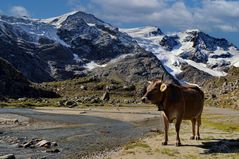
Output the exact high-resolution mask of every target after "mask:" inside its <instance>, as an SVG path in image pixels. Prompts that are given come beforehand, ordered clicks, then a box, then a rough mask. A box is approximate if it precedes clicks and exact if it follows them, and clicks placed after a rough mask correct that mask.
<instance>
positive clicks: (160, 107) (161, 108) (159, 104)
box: [157, 92, 166, 111]
mask: <svg viewBox="0 0 239 159" xmlns="http://www.w3.org/2000/svg"><path fill="white" fill-rule="evenodd" d="M165 97H166V93H165V92H164V93H163V95H162V98H161V100H160V102H159V103H158V104H157V106H158V111H164V110H165V104H166V101H165Z"/></svg>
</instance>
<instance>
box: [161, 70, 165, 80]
mask: <svg viewBox="0 0 239 159" xmlns="http://www.w3.org/2000/svg"><path fill="white" fill-rule="evenodd" d="M164 76H165V72H164V73H163V74H162V77H161V80H162V81H163V79H164Z"/></svg>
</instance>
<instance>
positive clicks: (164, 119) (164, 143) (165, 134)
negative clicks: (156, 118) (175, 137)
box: [162, 113, 169, 145]
mask: <svg viewBox="0 0 239 159" xmlns="http://www.w3.org/2000/svg"><path fill="white" fill-rule="evenodd" d="M163 121H164V142H162V145H167V144H168V127H169V122H168V118H167V116H166V115H165V113H163Z"/></svg>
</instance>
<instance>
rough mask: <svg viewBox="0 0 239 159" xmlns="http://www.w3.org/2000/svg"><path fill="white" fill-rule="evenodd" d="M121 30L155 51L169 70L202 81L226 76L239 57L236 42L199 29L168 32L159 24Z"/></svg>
mask: <svg viewBox="0 0 239 159" xmlns="http://www.w3.org/2000/svg"><path fill="white" fill-rule="evenodd" d="M121 31H123V32H126V33H128V34H129V35H130V36H131V37H133V38H134V39H135V40H136V41H137V42H138V43H139V45H140V46H142V47H143V48H145V49H146V50H147V51H150V52H153V53H154V54H155V55H156V56H157V58H158V59H159V60H161V61H162V63H163V64H164V65H165V67H166V68H167V71H168V72H170V73H171V74H172V75H174V76H178V78H179V79H183V80H186V81H190V82H195V81H197V80H198V79H199V81H200V82H199V83H202V82H204V81H206V80H207V79H208V78H210V77H212V76H225V75H226V74H227V71H228V69H229V68H230V67H231V66H233V65H234V66H237V62H238V61H239V50H238V48H237V47H236V46H234V45H233V44H232V43H230V42H228V41H227V40H226V39H218V38H214V37H212V36H210V35H208V34H206V33H204V32H202V31H200V30H197V29H194V30H186V31H185V32H178V33H173V34H164V33H163V32H162V31H161V30H160V29H159V28H157V27H142V28H133V29H121ZM185 68H187V69H186V70H185ZM189 69H190V71H189ZM189 72H190V73H189ZM202 74H203V76H200V75H202ZM192 75H194V76H192ZM195 76H196V77H195ZM191 77H193V78H194V79H191ZM195 79H197V80H195ZM204 79H205V80H204ZM196 83H197V82H196Z"/></svg>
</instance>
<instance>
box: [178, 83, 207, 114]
mask: <svg viewBox="0 0 239 159" xmlns="http://www.w3.org/2000/svg"><path fill="white" fill-rule="evenodd" d="M181 88H182V92H183V96H184V102H185V113H184V117H183V118H184V119H192V118H198V117H199V116H201V113H202V110H203V103H204V93H203V91H202V90H201V89H200V88H199V87H197V86H187V87H181Z"/></svg>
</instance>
